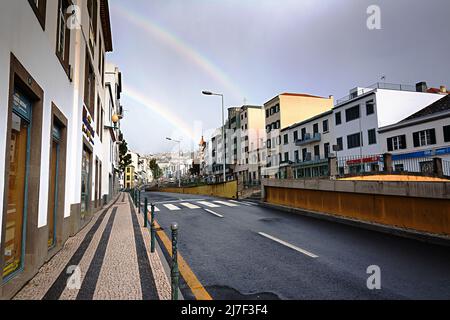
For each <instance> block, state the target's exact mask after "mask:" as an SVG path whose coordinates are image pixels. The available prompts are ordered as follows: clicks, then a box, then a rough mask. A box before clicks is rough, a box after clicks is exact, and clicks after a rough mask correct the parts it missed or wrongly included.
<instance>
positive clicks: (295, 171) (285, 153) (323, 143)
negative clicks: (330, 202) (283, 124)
mask: <svg viewBox="0 0 450 320" xmlns="http://www.w3.org/2000/svg"><path fill="white" fill-rule="evenodd" d="M332 119H333V111H331V110H330V111H327V112H325V113H322V114H319V115H317V116H315V117H313V118H310V119H308V120H305V121H303V122H300V123H296V124H294V125H292V126H290V127H287V128H285V129H283V130H281V148H280V149H281V152H280V154H279V157H280V163H281V165H280V172H279V177H280V178H303V177H320V176H327V175H328V157H329V155H330V153H331V152H332V145H333V143H334V141H335V136H334V134H333V133H334V125H333V121H332ZM291 169H292V171H291Z"/></svg>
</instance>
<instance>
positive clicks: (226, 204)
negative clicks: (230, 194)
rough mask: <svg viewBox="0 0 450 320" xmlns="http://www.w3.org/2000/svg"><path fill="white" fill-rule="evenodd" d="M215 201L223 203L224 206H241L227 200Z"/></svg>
mask: <svg viewBox="0 0 450 320" xmlns="http://www.w3.org/2000/svg"><path fill="white" fill-rule="evenodd" d="M214 203H218V204H223V205H224V206H227V207H239V205H238V204H234V203H230V202H226V201H214Z"/></svg>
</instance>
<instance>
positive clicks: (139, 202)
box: [138, 190, 141, 213]
mask: <svg viewBox="0 0 450 320" xmlns="http://www.w3.org/2000/svg"><path fill="white" fill-rule="evenodd" d="M138 192H139V199H138V212H139V213H141V190H139V191H138Z"/></svg>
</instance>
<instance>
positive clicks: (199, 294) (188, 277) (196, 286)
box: [155, 220, 213, 300]
mask: <svg viewBox="0 0 450 320" xmlns="http://www.w3.org/2000/svg"><path fill="white" fill-rule="evenodd" d="M155 226H156V230H158V231H156V234H157V235H158V237H159V239H160V240H161V242H162V243H163V244H164V247H166V250H167V252H168V253H169V256H171V257H172V241H171V240H170V239H169V237H168V236H167V234H166V233H165V232H164V231H163V230H161V226H160V225H159V224H158V222H156V220H155ZM178 269H179V271H180V274H181V276H182V277H183V279H184V281H186V284H187V285H188V286H189V288H190V289H191V291H192V294H193V295H194V297H195V299H197V300H213V298H212V297H211V295H210V294H209V293H208V291H206V289H205V288H204V287H203V285H202V284H201V283H200V281H199V280H198V278H197V277H196V275H195V274H194V272H193V271H192V269H191V268H190V267H189V265H188V264H187V262H186V260H184V258H183V256H182V255H181V254H180V252H178Z"/></svg>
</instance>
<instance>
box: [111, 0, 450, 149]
mask: <svg viewBox="0 0 450 320" xmlns="http://www.w3.org/2000/svg"><path fill="white" fill-rule="evenodd" d="M371 5H377V6H378V8H379V9H380V11H379V12H380V15H379V17H380V20H379V21H380V27H381V28H380V29H369V28H368V26H367V20H368V19H369V20H370V21H371V22H373V21H374V20H372V19H371V18H372V15H373V12H372V11H371V12H370V13H367V10H368V8H369V6H371ZM110 14H111V21H112V31H113V45H114V52H112V53H111V54H109V55H108V57H107V59H108V60H109V61H110V62H112V63H114V64H117V65H118V67H119V68H120V70H121V72H122V75H123V95H122V104H123V106H124V109H125V118H124V120H123V121H122V124H121V125H122V130H123V132H124V136H125V139H126V140H127V142H128V145H129V147H130V149H131V150H133V151H135V152H138V153H141V154H155V153H159V152H171V151H176V150H178V145H177V143H175V142H171V141H168V140H166V137H170V138H172V139H175V140H180V141H182V142H181V147H182V149H183V150H185V151H193V150H194V148H195V149H196V148H197V145H198V142H199V141H200V138H201V136H202V134H204V135H205V137H206V138H208V137H209V136H210V134H211V133H212V131H213V130H214V129H215V128H217V127H220V125H221V121H222V120H221V100H220V97H217V96H204V95H202V94H201V92H202V91H203V90H208V91H213V92H217V93H222V94H223V95H224V97H225V105H226V107H231V106H241V105H243V104H249V105H263V104H264V103H265V102H267V101H269V100H270V99H271V98H273V97H275V96H276V95H278V94H280V93H283V92H294V93H309V94H313V95H320V96H324V97H328V96H329V95H334V96H335V98H336V99H338V98H341V97H344V96H346V95H348V91H349V90H350V89H352V88H354V87H357V86H369V85H371V84H374V83H376V82H379V81H381V77H383V76H385V79H386V80H385V82H388V83H398V84H412V85H414V84H415V83H417V82H420V81H426V82H427V83H428V85H429V86H434V87H439V86H440V85H446V86H447V87H450V61H449V59H450V55H449V53H450V41H448V37H449V34H450V1H448V0H427V1H423V0H379V1H376V0H321V1H317V0H151V1H149V0H110Z"/></svg>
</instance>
